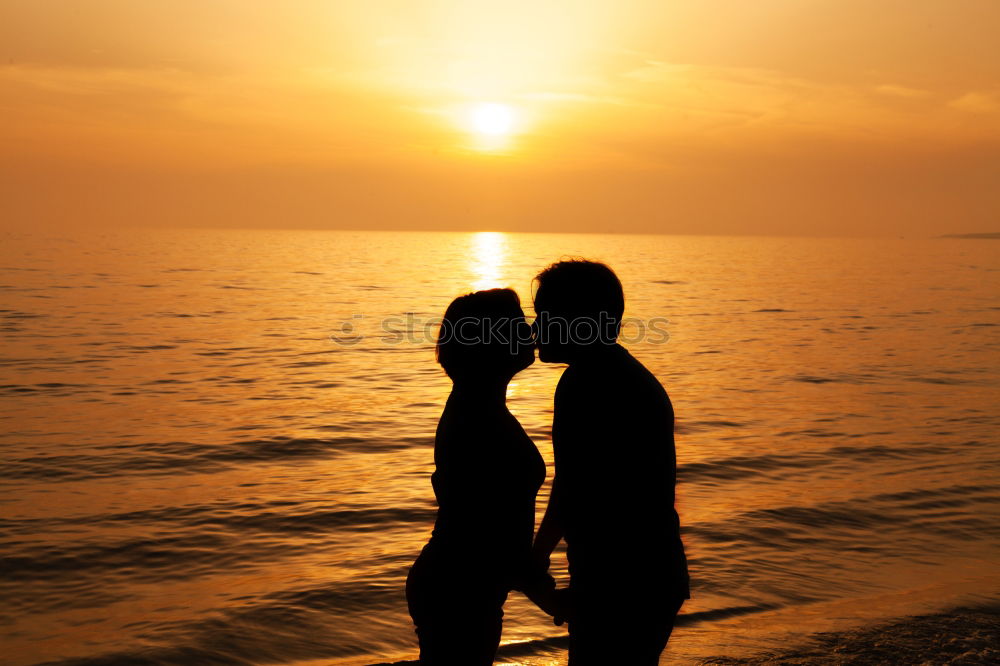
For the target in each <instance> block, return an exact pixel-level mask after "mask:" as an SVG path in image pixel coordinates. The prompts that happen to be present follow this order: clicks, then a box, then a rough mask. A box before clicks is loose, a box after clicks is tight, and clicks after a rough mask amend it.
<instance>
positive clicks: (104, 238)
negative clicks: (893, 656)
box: [0, 229, 1000, 666]
mask: <svg viewBox="0 0 1000 666" xmlns="http://www.w3.org/2000/svg"><path fill="white" fill-rule="evenodd" d="M565 257H587V258H591V259H597V260H601V261H604V262H607V263H608V264H609V265H610V266H611V267H612V268H613V269H614V270H615V271H616V272H617V273H618V275H619V276H620V277H621V280H622V283H623V285H624V288H625V293H626V299H627V303H626V317H627V322H626V325H625V328H624V331H623V344H624V345H625V346H626V347H628V348H629V349H630V350H631V351H632V353H633V354H634V355H635V356H636V357H637V358H638V359H640V360H641V361H642V362H643V363H644V364H645V365H646V366H647V367H649V369H650V370H652V372H653V373H654V374H655V375H656V376H657V377H658V378H659V379H660V381H661V382H662V383H663V385H664V386H665V387H666V389H667V391H668V392H669V394H670V397H671V399H672V401H673V404H674V409H675V412H676V415H677V425H676V430H677V432H676V440H677V457H678V482H677V483H678V485H677V498H678V499H677V509H678V512H679V514H680V517H681V522H682V526H683V527H682V536H683V539H684V543H685V546H686V548H687V552H688V556H689V559H690V568H691V577H692V596H691V599H690V601H688V602H687V603H686V604H685V605H684V607H683V608H682V610H681V616H680V618H679V621H678V628H677V629H676V631H675V633H674V635H673V638H672V639H671V642H670V645H669V646H668V648H667V650H666V652H665V653H664V655H663V658H662V663H663V664H696V663H699V662H700V661H701V660H704V659H707V658H709V657H712V656H718V655H732V656H739V655H745V654H751V653H755V652H759V651H761V650H768V649H773V648H776V647H781V646H785V645H791V644H795V643H796V642H799V641H805V640H808V639H809V637H810V636H813V635H815V634H816V633H817V632H824V631H833V630H839V629H848V628H852V627H859V626H865V625H869V624H872V623H877V622H881V621H886V620H891V619H893V618H899V617H903V616H906V615H911V614H916V613H924V612H937V611H942V610H947V609H949V608H954V607H957V606H961V605H968V604H976V603H983V602H990V601H995V600H997V599H998V598H1000V566H998V563H1000V440H998V432H1000V241H995V240H964V239H944V238H888V239H873V238H868V239H849V238H776V237H712V236H667V235H663V236H656V235H586V234H541V233H539V234H519V233H502V232H482V233H459V232H454V233H451V232H440V233H437V232H435V233H432V232H427V233H423V232H405V233H404V232H367V231H266V230H248V231H244V230H194V229H172V230H137V229H132V230H100V229H95V230H89V231H88V230H74V231H72V232H52V231H44V230H39V231H37V232H4V233H2V234H0V294H2V298H0V341H2V350H0V396H2V401H0V424H2V425H0V430H2V434H0V452H2V469H0V597H2V599H3V603H2V604H0V646H2V648H0V652H2V655H3V656H2V658H0V660H2V662H3V663H4V664H7V665H9V666H27V665H29V664H55V665H59V666H71V665H72V666H85V665H90V666H98V665H101V666H112V665H126V664H140V665H150V666H152V665H159V664H163V665H167V664H170V665H174V664H177V665H180V664H184V665H187V664H218V665H243V664H294V665H297V666H346V665H350V666H356V665H367V664H388V663H399V662H404V663H405V662H406V661H407V660H414V659H416V656H417V644H416V638H415V635H414V633H413V628H412V625H411V622H410V618H409V616H408V614H407V610H406V602H405V597H404V579H405V577H406V573H407V570H408V568H409V566H410V564H411V563H412V562H413V560H414V558H415V557H416V556H417V554H418V552H419V551H420V548H421V547H422V545H423V544H424V543H425V542H426V540H427V538H428V536H429V534H430V530H431V527H432V523H433V520H434V515H435V503H434V496H433V493H432V490H431V484H430V474H431V472H432V471H433V460H432V452H433V436H434V430H435V426H436V422H437V419H438V417H439V416H440V413H441V410H442V407H443V405H444V402H445V400H446V398H447V396H448V392H449V390H450V383H449V381H448V379H447V377H446V376H445V375H444V373H443V372H442V371H441V369H440V368H439V367H438V366H437V365H436V363H435V360H434V352H433V343H434V336H435V334H436V331H437V325H438V322H439V318H440V317H441V315H442V314H443V313H444V310H445V308H446V307H447V305H448V303H449V302H450V301H451V299H453V298H454V297H456V296H459V295H461V294H464V293H468V292H470V291H473V290H476V289H484V288H491V287H497V286H509V287H511V288H513V289H515V290H516V291H517V292H518V293H519V294H520V296H521V300H522V303H523V305H524V306H525V308H526V310H527V312H528V314H529V316H530V315H531V314H532V313H531V309H530V308H531V296H532V288H533V284H532V279H533V277H534V275H536V273H537V272H538V271H539V270H540V269H542V268H544V267H545V266H547V265H548V264H550V263H552V262H555V261H558V260H559V259H561V258H565ZM563 370H564V367H563V366H559V365H550V364H543V363H540V362H536V363H535V364H534V365H533V366H531V367H530V368H528V369H527V370H525V371H523V372H522V373H520V374H519V375H518V376H517V377H515V379H514V381H513V382H512V383H511V385H510V387H509V390H508V403H509V406H510V409H511V411H512V412H513V413H514V414H515V415H516V416H517V418H518V419H519V420H520V421H521V423H522V424H523V426H524V428H525V430H526V431H527V433H528V434H529V435H530V436H531V437H532V438H533V439H534V441H535V443H536V445H537V446H538V448H539V450H540V451H541V453H542V455H543V457H544V458H545V460H546V462H547V464H548V467H549V471H548V480H547V482H546V485H545V486H543V489H542V492H541V493H540V495H539V513H540V512H541V510H542V509H543V507H544V500H545V498H546V496H547V493H548V487H549V482H550V481H551V477H552V448H551V441H550V425H551V420H552V397H553V390H554V388H555V385H556V383H557V381H558V379H559V376H560V374H561V373H562V371H563ZM621 444H622V443H616V442H608V443H607V446H608V448H609V455H615V453H616V450H626V447H624V446H621ZM469 445H470V446H474V445H475V442H470V443H469ZM637 464H638V461H637ZM553 567H554V572H555V573H556V575H557V578H558V579H559V580H560V582H561V583H563V584H564V583H565V582H566V564H565V557H564V554H563V551H562V550H561V549H560V551H558V552H557V553H556V555H555V557H554V560H553ZM647 574H648V572H646V571H643V570H636V571H634V572H631V574H630V576H629V579H628V581H626V582H627V584H632V585H641V584H642V581H643V577H644V576H645V575H647ZM505 614H506V615H505V625H504V632H503V642H502V646H501V648H500V652H499V654H498V657H497V663H505V664H526V665H542V664H545V665H556V664H564V663H565V659H566V653H565V648H566V639H565V636H566V630H565V627H556V626H554V625H553V624H552V623H551V622H550V621H549V620H548V618H547V617H546V616H545V615H544V614H542V613H541V612H540V611H538V610H537V609H535V608H533V607H532V605H531V604H530V603H529V602H528V601H527V600H526V599H524V598H523V597H522V596H521V595H520V594H519V593H513V594H512V595H511V598H510V600H509V601H508V603H507V606H506V608H505ZM621 640H627V637H622V639H621Z"/></svg>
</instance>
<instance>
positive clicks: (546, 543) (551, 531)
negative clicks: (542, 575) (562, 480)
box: [531, 474, 564, 570]
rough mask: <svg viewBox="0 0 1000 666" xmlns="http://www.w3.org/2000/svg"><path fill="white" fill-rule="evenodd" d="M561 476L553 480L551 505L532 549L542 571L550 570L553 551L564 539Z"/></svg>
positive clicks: (547, 508)
mask: <svg viewBox="0 0 1000 666" xmlns="http://www.w3.org/2000/svg"><path fill="white" fill-rule="evenodd" d="M560 488H561V486H560V484H559V475H558V474H556V476H555V477H554V478H553V479H552V492H551V493H549V504H548V506H546V507H545V515H544V516H543V517H542V523H541V524H540V525H539V526H538V534H537V535H535V543H534V546H533V547H532V549H531V554H532V559H534V561H535V563H536V564H537V565H538V566H539V567H540V568H541V569H542V570H548V568H549V560H550V558H551V556H552V551H553V550H555V547H556V545H558V544H559V541H560V540H561V539H562V538H563V532H564V525H563V516H562V492H561V490H560Z"/></svg>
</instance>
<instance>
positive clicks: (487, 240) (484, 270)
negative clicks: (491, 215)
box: [469, 231, 508, 291]
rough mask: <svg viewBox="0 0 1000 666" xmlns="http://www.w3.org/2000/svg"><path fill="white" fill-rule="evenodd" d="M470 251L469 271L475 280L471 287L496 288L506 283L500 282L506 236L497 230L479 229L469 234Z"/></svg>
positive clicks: (504, 260) (504, 259)
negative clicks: (477, 231) (479, 230)
mask: <svg viewBox="0 0 1000 666" xmlns="http://www.w3.org/2000/svg"><path fill="white" fill-rule="evenodd" d="M471 244H472V248H471V249H472V252H471V256H470V260H469V271H470V272H471V273H472V274H473V276H474V278H475V280H474V281H473V282H472V289H473V290H474V291H479V290H481V289H496V288H497V287H506V286H508V285H506V284H503V283H502V282H501V278H502V275H503V269H504V268H505V266H506V264H507V237H506V235H505V234H503V233H502V232H499V231H481V232H479V233H475V234H472V236H471Z"/></svg>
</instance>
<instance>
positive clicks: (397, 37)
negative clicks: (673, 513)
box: [0, 0, 1000, 236]
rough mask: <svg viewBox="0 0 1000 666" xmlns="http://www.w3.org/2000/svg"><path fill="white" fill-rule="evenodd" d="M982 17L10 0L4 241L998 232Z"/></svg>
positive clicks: (3, 74)
mask: <svg viewBox="0 0 1000 666" xmlns="http://www.w3.org/2000/svg"><path fill="white" fill-rule="evenodd" d="M998 35H1000V2H997V0H753V1H752V2H751V1H748V0H676V1H669V0H642V1H640V0H614V1H600V2H581V1H579V0H575V1H565V0H555V1H553V0H546V1H539V0H530V1H527V0H506V1H504V2H496V1H491V2H483V1H480V0H463V1H461V2H458V1H452V2H444V1H430V0H391V1H390V0H368V1H362V0H356V1H354V2H338V1H335V0H325V1H321V0H282V1H280V2H279V1H273V2H271V1H267V2H265V1H263V0H260V1H256V0H255V1H248V0H142V1H138V0H0V114H2V116H0V117H2V123H0V201H2V203H0V215H2V219H3V223H2V224H3V225H4V226H5V227H14V228H37V227H40V226H41V227H45V226H51V227H58V228H81V229H86V228H97V227H102V226H105V225H128V226H221V227H268V228H351V229H467V230H510V231H528V230H533V231H631V232H652V233H708V234H717V233H726V234H742V233H748V234H758V233H766V234H806V235H893V236H895V235H906V236H929V235H935V234H941V233H949V232H966V231H1000V38H998Z"/></svg>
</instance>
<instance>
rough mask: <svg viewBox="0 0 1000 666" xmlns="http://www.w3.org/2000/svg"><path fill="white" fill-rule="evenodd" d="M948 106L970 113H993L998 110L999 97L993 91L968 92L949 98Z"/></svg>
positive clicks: (999, 104) (999, 108)
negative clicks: (955, 97)
mask: <svg viewBox="0 0 1000 666" xmlns="http://www.w3.org/2000/svg"><path fill="white" fill-rule="evenodd" d="M948 106H950V107H951V108H953V109H959V110H961V111H968V112H970V113H993V112H995V111H1000V99H998V96H997V95H996V94H993V93H984V92H969V93H966V94H964V95H962V96H961V97H959V98H957V99H953V100H951V101H950V102H948Z"/></svg>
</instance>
